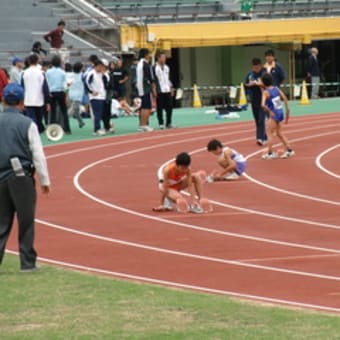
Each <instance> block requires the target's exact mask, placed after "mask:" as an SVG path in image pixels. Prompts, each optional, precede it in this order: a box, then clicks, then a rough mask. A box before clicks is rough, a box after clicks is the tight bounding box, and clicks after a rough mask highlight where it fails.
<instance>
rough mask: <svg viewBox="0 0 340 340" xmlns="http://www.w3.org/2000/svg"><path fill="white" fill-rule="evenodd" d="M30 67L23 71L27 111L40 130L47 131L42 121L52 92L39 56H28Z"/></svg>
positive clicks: (22, 80)
mask: <svg viewBox="0 0 340 340" xmlns="http://www.w3.org/2000/svg"><path fill="white" fill-rule="evenodd" d="M28 64H29V67H28V68H27V69H26V70H25V71H24V72H23V75H22V79H21V85H22V86H23V88H24V89H25V98H24V104H25V113H26V115H27V116H28V117H30V118H31V119H32V120H33V121H34V122H35V123H36V124H37V125H38V129H39V132H40V133H42V132H44V131H45V127H44V125H43V123H42V117H43V113H44V107H45V104H46V109H47V111H49V109H50V106H49V102H50V92H49V89H48V84H47V81H46V77H45V74H44V72H43V71H42V70H41V67H40V65H39V64H38V56H37V55H36V54H31V55H30V56H29V57H28Z"/></svg>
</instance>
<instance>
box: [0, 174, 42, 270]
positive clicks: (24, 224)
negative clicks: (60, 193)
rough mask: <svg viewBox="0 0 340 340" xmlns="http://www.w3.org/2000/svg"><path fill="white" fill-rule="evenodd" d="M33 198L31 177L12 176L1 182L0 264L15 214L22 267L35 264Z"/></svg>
mask: <svg viewBox="0 0 340 340" xmlns="http://www.w3.org/2000/svg"><path fill="white" fill-rule="evenodd" d="M36 200H37V195H36V190H35V183H34V179H33V178H32V177H30V176H15V177H11V178H10V179H8V180H6V181H4V182H0V202H1V204H0V264H1V262H2V259H3V257H4V252H5V247H6V243H7V240H8V237H9V234H10V232H11V229H12V226H13V220H14V215H15V214H16V215H17V219H18V225H19V233H18V234H19V254H20V265H21V269H30V268H34V267H35V264H36V259H37V253H36V251H35V249H34V246H33V244H34V215H35V206H36Z"/></svg>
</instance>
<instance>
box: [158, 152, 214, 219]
mask: <svg viewBox="0 0 340 340" xmlns="http://www.w3.org/2000/svg"><path fill="white" fill-rule="evenodd" d="M190 164H191V157H190V155H189V154H187V153H185V152H182V153H180V154H178V155H177V157H176V160H175V161H174V162H171V163H170V164H167V165H165V166H164V167H162V168H160V169H159V171H158V180H159V190H160V192H161V205H160V206H158V207H156V208H153V211H158V212H160V211H170V210H172V206H171V204H172V203H175V204H176V205H177V210H178V211H180V212H188V211H190V212H193V213H203V212H205V211H211V206H210V204H208V201H207V200H206V199H204V198H203V180H202V178H203V177H204V175H202V174H201V172H200V171H198V172H195V173H192V171H191V168H190ZM184 189H187V190H188V192H189V194H190V204H188V202H187V200H186V199H185V198H184V196H183V195H182V194H181V192H180V191H181V190H184Z"/></svg>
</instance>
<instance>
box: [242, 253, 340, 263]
mask: <svg viewBox="0 0 340 340" xmlns="http://www.w3.org/2000/svg"><path fill="white" fill-rule="evenodd" d="M332 257H333V258H337V257H340V254H317V255H293V256H277V257H261V258H257V259H255V258H252V259H239V260H236V261H240V262H268V261H270V262H272V261H291V260H309V259H323V258H332Z"/></svg>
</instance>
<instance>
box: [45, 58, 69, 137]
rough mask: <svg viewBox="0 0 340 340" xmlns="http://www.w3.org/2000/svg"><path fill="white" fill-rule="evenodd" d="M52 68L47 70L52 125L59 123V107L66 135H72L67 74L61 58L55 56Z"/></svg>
mask: <svg viewBox="0 0 340 340" xmlns="http://www.w3.org/2000/svg"><path fill="white" fill-rule="evenodd" d="M51 65H52V67H51V68H50V69H49V70H47V72H46V78H47V83H48V87H49V91H50V97H51V99H50V103H51V117H50V123H51V124H53V123H57V107H59V109H60V113H61V119H60V121H61V125H62V127H63V129H64V131H65V133H67V134H70V133H71V129H70V123H69V119H68V114H67V106H66V93H65V84H66V72H65V71H64V70H63V69H62V68H61V58H60V57H59V56H58V55H55V56H54V57H53V58H52V60H51Z"/></svg>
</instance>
